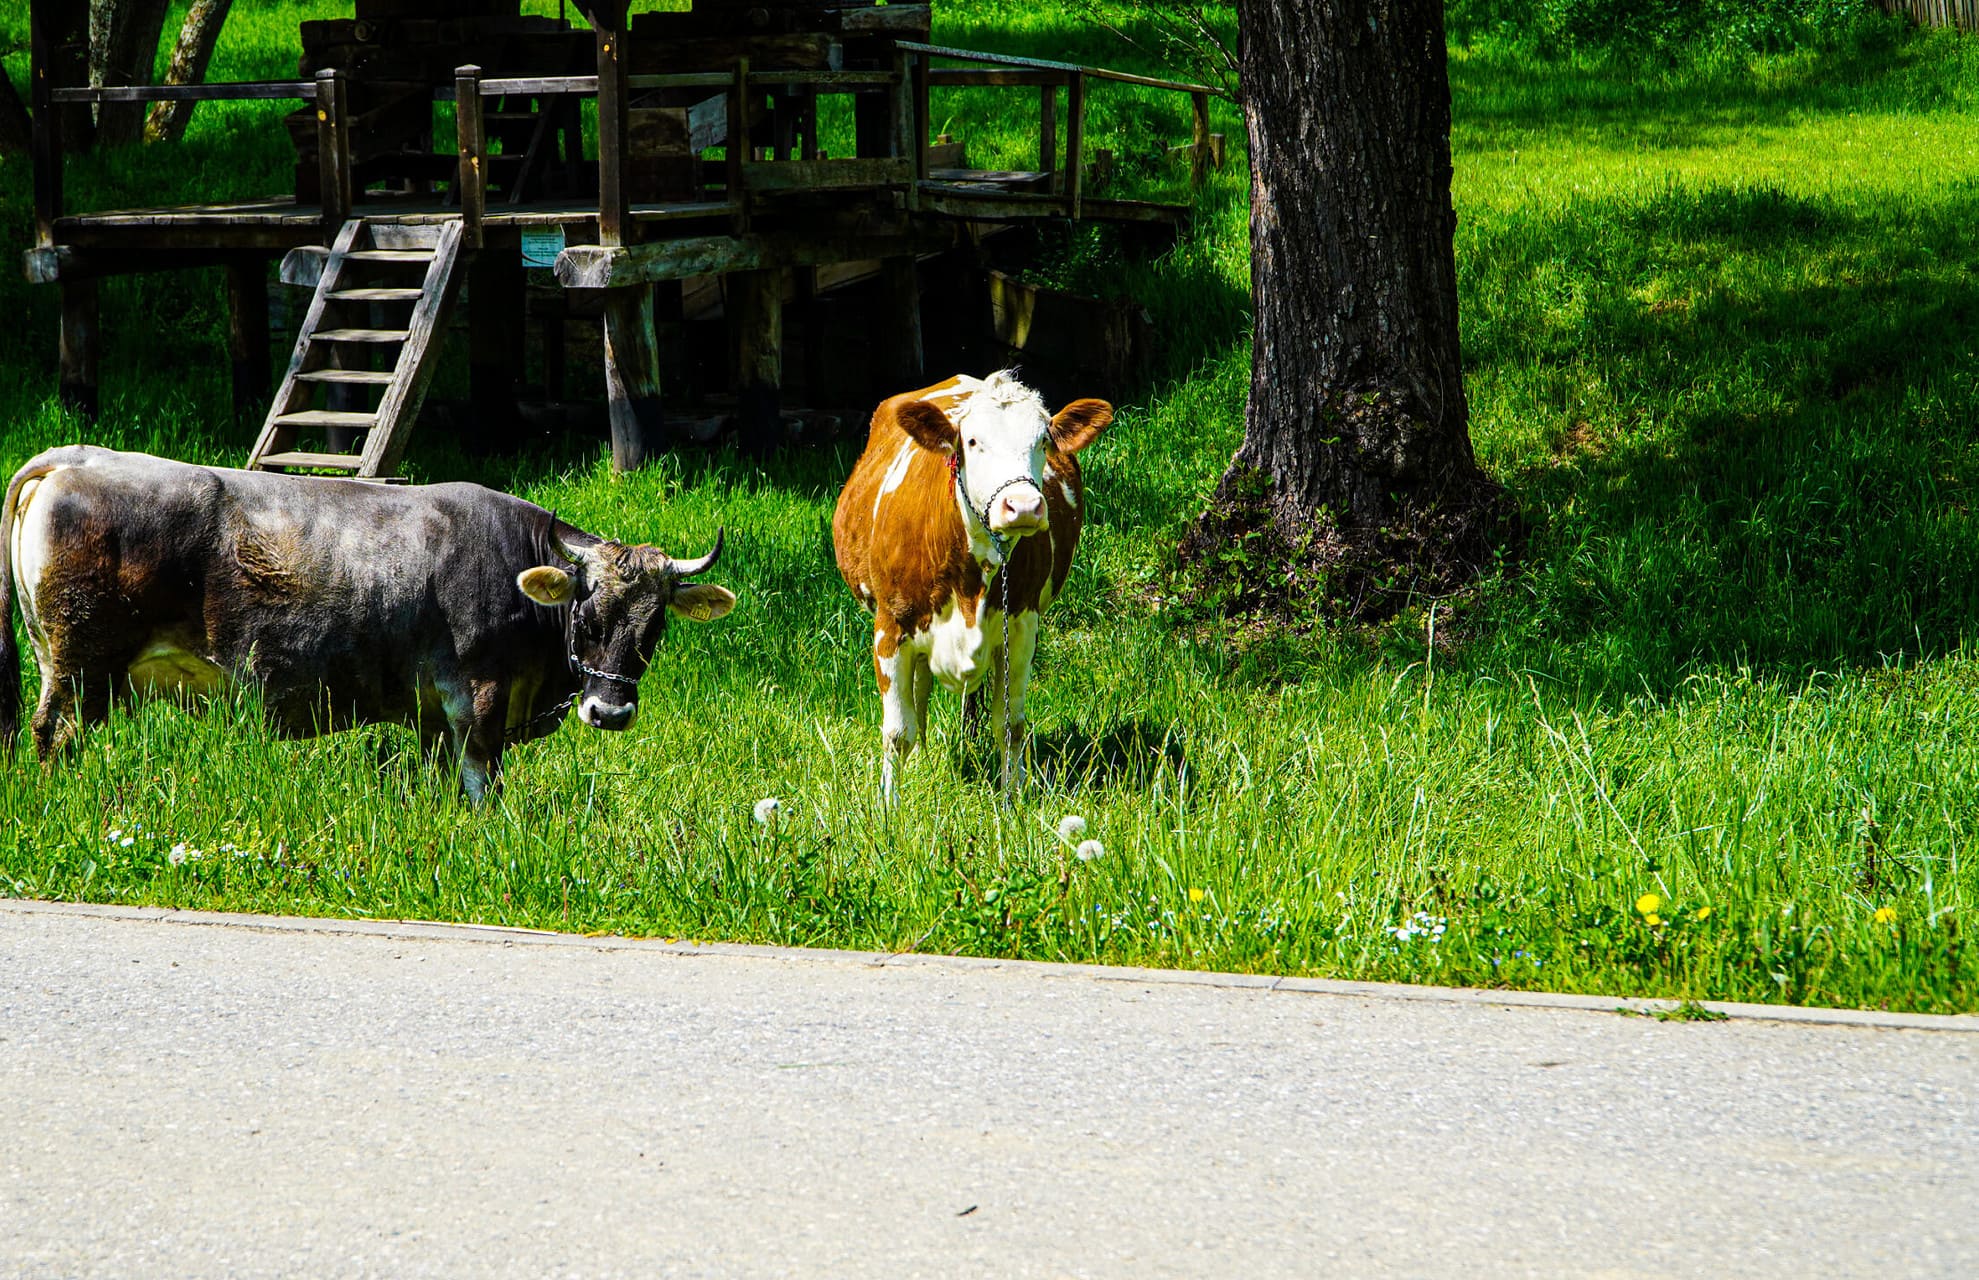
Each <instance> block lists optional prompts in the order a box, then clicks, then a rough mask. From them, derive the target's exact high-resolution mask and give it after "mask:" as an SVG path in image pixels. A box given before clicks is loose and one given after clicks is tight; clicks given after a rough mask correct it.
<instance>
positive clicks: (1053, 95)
mask: <svg viewBox="0 0 1979 1280" xmlns="http://www.w3.org/2000/svg"><path fill="white" fill-rule="evenodd" d="M1038 168H1039V169H1041V170H1043V171H1044V172H1045V173H1047V174H1050V173H1054V172H1056V171H1057V169H1058V86H1057V85H1055V84H1048V85H1045V86H1044V87H1042V88H1040V89H1039V90H1038Z"/></svg>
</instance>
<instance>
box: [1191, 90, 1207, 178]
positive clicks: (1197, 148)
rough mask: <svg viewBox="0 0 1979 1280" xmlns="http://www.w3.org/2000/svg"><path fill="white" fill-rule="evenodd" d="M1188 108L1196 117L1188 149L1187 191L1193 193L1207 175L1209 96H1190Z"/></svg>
mask: <svg viewBox="0 0 1979 1280" xmlns="http://www.w3.org/2000/svg"><path fill="white" fill-rule="evenodd" d="M1189 106H1190V109H1191V110H1193V111H1194V113H1195V117H1196V128H1195V137H1194V138H1193V139H1192V144H1193V145H1192V146H1191V147H1190V149H1189V190H1191V191H1194V190H1195V189H1196V188H1197V187H1200V186H1201V185H1202V184H1203V179H1204V178H1205V177H1207V176H1208V174H1209V95H1208V94H1206V93H1192V94H1190V95H1189Z"/></svg>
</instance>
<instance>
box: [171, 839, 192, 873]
mask: <svg viewBox="0 0 1979 1280" xmlns="http://www.w3.org/2000/svg"><path fill="white" fill-rule="evenodd" d="M188 852H189V850H187V848H186V846H185V842H184V841H183V840H181V841H180V842H179V843H177V844H175V845H173V846H172V851H171V852H170V853H168V854H166V855H165V861H167V862H169V863H171V864H172V865H173V866H175V867H183V866H184V865H185V864H186V854H187V853H188Z"/></svg>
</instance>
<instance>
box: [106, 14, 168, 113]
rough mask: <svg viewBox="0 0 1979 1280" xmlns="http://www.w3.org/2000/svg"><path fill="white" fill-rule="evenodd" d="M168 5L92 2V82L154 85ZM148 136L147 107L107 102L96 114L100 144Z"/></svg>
mask: <svg viewBox="0 0 1979 1280" xmlns="http://www.w3.org/2000/svg"><path fill="white" fill-rule="evenodd" d="M168 7H170V6H169V0H90V6H89V83H90V84H91V85H94V86H102V85H125V84H150V83H151V73H152V68H153V64H154V63H156V62H157V60H158V36H159V33H160V32H162V31H163V30H164V28H165V11H166V9H167V8H168ZM143 136H144V104H143V103H142V102H106V103H104V104H102V106H101V107H100V108H98V110H97V113H96V141H97V145H99V146H104V147H122V146H129V145H130V144H132V143H134V142H137V141H138V140H139V139H141V138H142V137H143Z"/></svg>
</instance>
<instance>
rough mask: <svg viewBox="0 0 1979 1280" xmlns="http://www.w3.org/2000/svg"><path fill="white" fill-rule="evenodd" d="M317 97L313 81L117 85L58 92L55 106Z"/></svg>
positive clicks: (305, 98)
mask: <svg viewBox="0 0 1979 1280" xmlns="http://www.w3.org/2000/svg"><path fill="white" fill-rule="evenodd" d="M315 96H316V82H315V81H314V80H236V81H231V82H223V83H220V84H119V85H102V86H99V87H97V88H93V89H92V88H88V87H81V88H76V87H71V88H67V89H57V90H55V91H54V93H53V95H52V100H53V101H55V102H90V103H94V102H250V101H254V102H258V101H279V100H280V99H283V98H290V99H294V98H302V99H304V100H307V99H310V98H313V97H315Z"/></svg>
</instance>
